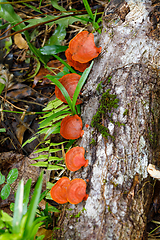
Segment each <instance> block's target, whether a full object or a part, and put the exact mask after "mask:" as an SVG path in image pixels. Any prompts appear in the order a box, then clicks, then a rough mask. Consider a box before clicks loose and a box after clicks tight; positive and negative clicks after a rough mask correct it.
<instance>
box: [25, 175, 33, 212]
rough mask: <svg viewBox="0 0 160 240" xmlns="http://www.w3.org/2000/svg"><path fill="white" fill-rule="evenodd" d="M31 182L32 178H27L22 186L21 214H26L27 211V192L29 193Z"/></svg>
mask: <svg viewBox="0 0 160 240" xmlns="http://www.w3.org/2000/svg"><path fill="white" fill-rule="evenodd" d="M31 183H32V179H31V178H30V179H28V181H27V182H26V184H25V186H24V197H23V215H25V214H26V212H27V205H28V202H29V194H30V189H31Z"/></svg>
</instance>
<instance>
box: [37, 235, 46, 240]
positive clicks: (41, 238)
mask: <svg viewBox="0 0 160 240" xmlns="http://www.w3.org/2000/svg"><path fill="white" fill-rule="evenodd" d="M44 237H45V235H41V236H39V237H37V238H36V240H43V238H44Z"/></svg>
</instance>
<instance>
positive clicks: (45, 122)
mask: <svg viewBox="0 0 160 240" xmlns="http://www.w3.org/2000/svg"><path fill="white" fill-rule="evenodd" d="M56 81H58V80H56ZM60 84H61V83H60ZM61 85H62V84H61ZM62 86H63V85H62ZM63 88H64V87H63ZM64 89H65V88H64ZM65 91H66V89H65ZM66 92H67V91H66ZM67 94H68V93H67ZM68 96H69V95H68ZM63 114H70V111H61V112H57V113H54V114H52V115H51V116H50V117H48V118H46V119H45V120H43V121H42V122H41V124H40V126H39V128H43V127H45V126H46V125H48V124H49V123H50V122H51V121H52V120H53V119H54V118H56V117H58V116H60V115H63Z"/></svg>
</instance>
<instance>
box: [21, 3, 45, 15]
mask: <svg viewBox="0 0 160 240" xmlns="http://www.w3.org/2000/svg"><path fill="white" fill-rule="evenodd" d="M23 4H24V5H25V6H27V7H29V8H31V9H33V10H34V11H36V12H39V13H42V12H41V11H40V10H39V9H37V8H36V7H34V6H32V5H30V4H28V3H23Z"/></svg>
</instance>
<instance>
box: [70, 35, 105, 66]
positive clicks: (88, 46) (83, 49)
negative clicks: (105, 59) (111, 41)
mask: <svg viewBox="0 0 160 240" xmlns="http://www.w3.org/2000/svg"><path fill="white" fill-rule="evenodd" d="M101 49H102V48H101V47H100V48H97V47H96V45H95V43H94V35H93V33H89V32H88V31H83V32H80V33H78V34H77V35H76V36H75V37H74V38H73V39H72V40H71V41H70V43H69V52H70V53H71V55H72V59H73V60H74V61H77V62H80V63H87V62H89V61H91V60H92V59H93V58H96V57H97V56H98V55H99V54H100V52H101Z"/></svg>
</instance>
